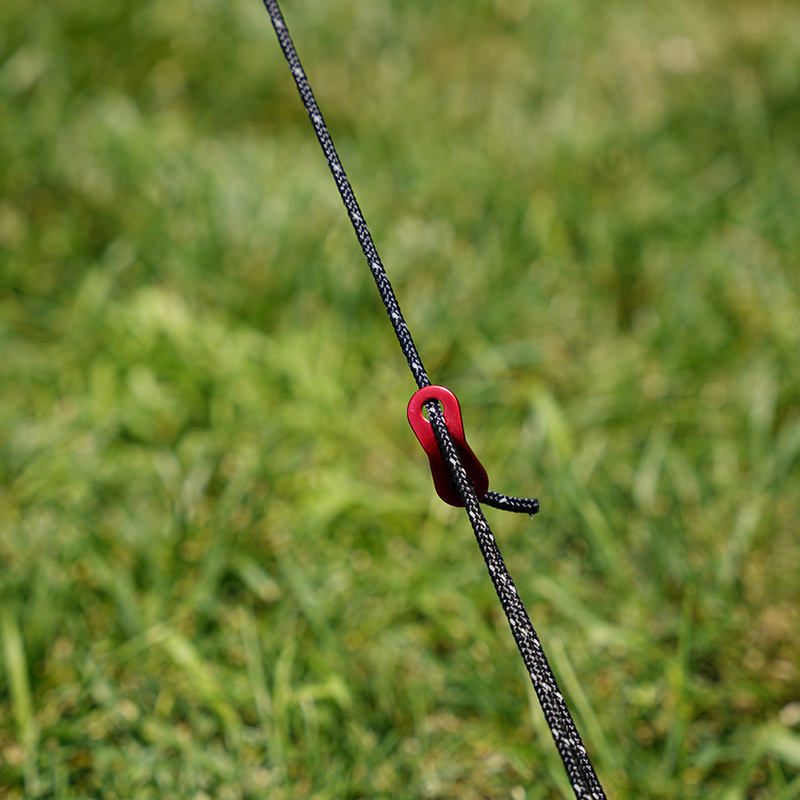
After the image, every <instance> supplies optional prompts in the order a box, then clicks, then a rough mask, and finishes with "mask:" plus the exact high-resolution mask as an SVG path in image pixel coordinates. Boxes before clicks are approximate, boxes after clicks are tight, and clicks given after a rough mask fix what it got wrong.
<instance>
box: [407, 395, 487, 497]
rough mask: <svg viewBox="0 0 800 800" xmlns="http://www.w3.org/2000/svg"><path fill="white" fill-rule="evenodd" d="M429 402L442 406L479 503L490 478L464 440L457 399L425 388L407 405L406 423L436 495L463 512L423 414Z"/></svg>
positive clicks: (432, 433)
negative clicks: (420, 449) (422, 453)
mask: <svg viewBox="0 0 800 800" xmlns="http://www.w3.org/2000/svg"><path fill="white" fill-rule="evenodd" d="M428 400H438V401H439V402H440V403H441V404H442V408H443V409H444V421H445V424H446V425H447V430H448V431H450V436H452V437H453V443H454V444H455V446H456V449H457V450H458V454H459V456H461V463H462V464H463V465H464V469H465V470H466V471H467V475H468V476H469V478H470V480H471V481H472V484H473V486H474V487H475V493H476V494H477V495H478V500H483V498H484V497H485V495H486V492H487V491H488V490H489V476H488V475H487V474H486V470H485V469H484V468H483V465H482V464H481V462H480V461H478V458H477V456H476V455H475V453H473V452H472V449H471V448H470V446H469V445H468V444H467V440H466V438H465V437H464V424H463V422H462V421H461V406H459V404H458V399H457V398H456V396H455V395H454V394H453V393H452V392H451V391H450V390H449V389H445V387H444V386H426V387H424V388H423V389H420V390H419V391H418V392H416V393H415V394H414V395H413V397H412V398H411V400H410V401H409V403H408V422H409V424H410V425H411V429H412V430H413V431H414V434H415V435H416V437H417V439H419V443H420V444H421V445H422V447H423V449H424V450H425V452H426V453H427V454H428V459H429V461H430V462H431V475H433V485H434V486H435V487H436V493H437V494H438V495H439V497H441V498H442V500H444V501H445V503H449V504H450V505H451V506H459V507H461V508H463V506H464V502H463V501H462V500H461V496H460V495H459V494H458V491H457V489H456V487H455V485H454V483H453V477H452V474H451V472H450V468H449V467H448V466H447V464H445V463H444V461H443V460H442V454H441V451H440V450H439V443H438V442H437V441H436V434H435V433H434V432H433V427H432V426H431V423H430V420H428V418H427V417H426V416H425V415H424V414H423V413H422V409H423V406H424V405H425V403H427V402H428Z"/></svg>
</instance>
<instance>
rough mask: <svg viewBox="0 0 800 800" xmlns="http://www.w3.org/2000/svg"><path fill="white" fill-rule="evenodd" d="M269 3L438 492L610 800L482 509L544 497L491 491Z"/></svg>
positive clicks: (566, 740) (554, 712) (545, 701)
mask: <svg viewBox="0 0 800 800" xmlns="http://www.w3.org/2000/svg"><path fill="white" fill-rule="evenodd" d="M263 2H264V6H265V7H266V9H267V12H268V13H269V16H270V19H271V20H272V25H273V27H274V28H275V33H276V34H277V36H278V41H279V42H280V45H281V48H282V49H283V54H284V56H285V57H286V60H287V62H288V63H289V67H290V69H291V71H292V76H293V77H294V80H295V83H296V84H297V89H298V91H299V92H300V97H301V99H302V101H303V104H304V105H305V108H306V111H307V112H308V116H309V118H310V119H311V124H312V125H313V126H314V130H315V132H316V134H317V138H318V139H319V143H320V145H321V146H322V151H323V153H324V154H325V158H326V159H327V161H328V166H329V167H330V170H331V173H332V175H333V179H334V181H335V182H336V186H337V187H338V189H339V193H340V195H341V197H342V201H343V202H344V206H345V208H346V209H347V213H348V215H349V217H350V221H351V223H352V224H353V229H354V230H355V233H356V236H357V237H358V241H359V244H360V245H361V249H362V251H363V253H364V256H365V257H366V259H367V264H368V265H369V268H370V270H371V271H372V276H373V278H374V279H375V284H376V286H377V287H378V292H379V293H380V296H381V300H382V301H383V304H384V306H385V307H386V312H387V314H388V315H389V320H390V321H391V324H392V327H393V328H394V332H395V335H396V336H397V340H398V342H399V343H400V347H401V348H402V350H403V354H404V355H405V357H406V361H407V362H408V366H409V368H410V370H411V374H412V375H413V376H414V380H415V381H416V383H417V386H418V387H419V390H418V391H417V392H416V393H415V394H414V395H413V397H412V398H411V401H410V403H409V407H408V419H409V422H410V424H411V427H412V428H413V430H414V433H415V434H416V436H417V438H418V439H419V440H420V443H421V444H422V446H423V447H424V449H425V451H426V453H427V454H428V457H429V459H430V466H431V472H432V474H433V478H434V484H435V486H436V491H437V492H438V494H439V496H440V497H441V498H442V499H443V500H445V502H448V503H450V504H451V505H457V506H462V507H464V508H465V509H466V512H467V516H468V517H469V521H470V524H471V525H472V529H473V531H474V532H475V538H476V539H477V541H478V546H479V547H480V550H481V553H482V554H483V558H484V560H485V562H486V566H487V568H488V570H489V575H490V576H491V579H492V582H493V583H494V587H495V590H496V591H497V596H498V597H499V599H500V603H501V605H502V607H503V611H504V612H505V614H506V617H507V619H508V624H509V626H510V627H511V633H512V635H513V637H514V640H515V641H516V643H517V647H518V648H519V651H520V653H521V655H522V659H523V661H524V662H525V666H526V667H527V670H528V674H529V675H530V678H531V681H532V683H533V687H534V690H535V691H536V696H537V697H538V699H539V703H540V705H541V707H542V711H543V712H544V717H545V720H546V721H547V724H548V726H549V727H550V731H551V733H552V735H553V739H554V741H555V744H556V747H557V748H558V752H559V755H560V756H561V760H562V762H563V763H564V768H565V769H566V772H567V775H568V776H569V780H570V783H571V785H572V789H573V791H574V792H575V796H576V797H577V798H579V799H581V798H593V799H594V800H604V798H605V797H606V795H605V793H604V791H603V788H602V786H601V785H600V782H599V780H598V779H597V775H596V774H595V771H594V768H593V767H592V763H591V761H590V760H589V756H588V754H587V752H586V748H585V747H584V745H583V741H582V740H581V737H580V734H579V733H578V730H577V728H576V727H575V723H574V722H573V719H572V716H571V714H570V712H569V709H568V708H567V704H566V702H565V701H564V697H563V695H562V693H561V690H560V689H559V687H558V683H557V682H556V679H555V676H554V675H553V672H552V670H551V669H550V665H549V663H548V661H547V658H546V656H545V654H544V650H543V649H542V645H541V642H540V641H539V637H538V636H537V634H536V631H535V630H534V628H533V625H532V624H531V621H530V618H529V617H528V613H527V611H526V610H525V606H524V605H523V603H522V600H521V599H520V597H519V594H518V593H517V589H516V587H515V586H514V581H513V580H512V579H511V575H510V574H509V572H508V569H507V568H506V565H505V562H504V561H503V557H502V555H501V554H500V549H499V548H498V546H497V542H496V541H495V538H494V534H493V533H492V530H491V528H490V527H489V523H488V522H487V521H486V517H485V516H484V515H483V511H482V509H481V503H485V504H487V505H490V506H494V507H495V508H500V509H504V510H506V511H516V512H521V513H528V514H535V513H536V512H537V511H538V510H539V503H538V501H537V500H534V499H525V498H519V497H508V496H506V495H503V494H498V493H496V492H492V491H489V489H488V478H487V477H486V473H485V471H484V470H483V467H482V466H481V464H480V462H479V461H478V460H477V458H476V457H475V455H474V454H473V453H472V450H471V449H470V448H469V445H468V444H467V443H466V440H465V438H464V433H463V427H462V424H461V414H460V409H459V406H458V401H457V400H456V398H455V395H453V393H452V392H450V391H449V390H448V389H445V388H444V387H441V386H433V385H431V382H430V379H429V378H428V374H427V372H426V371H425V367H424V366H423V365H422V359H421V358H420V356H419V353H418V352H417V348H416V346H415V344H414V340H413V339H412V338H411V334H410V332H409V330H408V326H407V325H406V322H405V320H404V319H403V315H402V313H401V311H400V306H399V304H398V302H397V298H396V297H395V294H394V291H393V289H392V285H391V283H390V282H389V277H388V276H387V274H386V270H385V269H384V266H383V264H382V262H381V259H380V257H379V256H378V251H377V250H376V249H375V245H374V244H373V241H372V237H371V236H370V233H369V230H368V228H367V224H366V222H365V221H364V217H363V215H362V213H361V209H360V208H359V206H358V203H357V202H356V198H355V195H354V194H353V190H352V188H351V186H350V182H349V181H348V180H347V175H346V174H345V171H344V168H343V167H342V164H341V162H340V161H339V156H338V155H337V153H336V149H335V147H334V145H333V140H332V139H331V136H330V133H329V132H328V129H327V127H326V125H325V121H324V120H323V118H322V114H321V113H320V110H319V107H318V106H317V102H316V100H315V98H314V93H313V92H312V91H311V86H310V84H309V82H308V79H307V78H306V74H305V72H304V71H303V67H302V66H301V64H300V59H299V58H298V56H297V51H296V50H295V48H294V44H293V42H292V39H291V37H290V36H289V31H288V29H287V27H286V22H285V21H284V19H283V15H282V14H281V10H280V8H279V7H278V3H277V2H276V0H263ZM423 407H424V408H425V410H426V411H427V415H428V416H427V419H426V418H425V417H424V415H423V414H422V408H423Z"/></svg>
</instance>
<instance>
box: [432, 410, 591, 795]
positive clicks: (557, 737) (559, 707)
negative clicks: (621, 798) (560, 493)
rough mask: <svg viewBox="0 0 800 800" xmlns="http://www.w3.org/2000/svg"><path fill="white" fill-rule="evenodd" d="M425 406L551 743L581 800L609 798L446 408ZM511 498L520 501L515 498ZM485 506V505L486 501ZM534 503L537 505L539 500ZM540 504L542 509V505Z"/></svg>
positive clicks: (523, 501)
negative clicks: (463, 459)
mask: <svg viewBox="0 0 800 800" xmlns="http://www.w3.org/2000/svg"><path fill="white" fill-rule="evenodd" d="M425 407H426V409H427V410H428V418H429V419H430V421H431V425H432V426H433V430H434V433H435V434H436V439H437V441H438V442H439V447H440V448H441V450H442V457H443V458H444V459H445V461H446V462H447V464H448V465H449V466H450V469H451V470H452V474H453V480H454V482H455V484H456V488H457V489H458V492H459V494H460V495H461V498H462V500H463V501H464V506H465V508H466V511H467V516H468V517H469V521H470V524H471V525H472V530H473V531H474V532H475V538H476V539H477V541H478V546H479V547H480V550H481V553H482V554H483V559H484V561H485V562H486V567H487V569H488V570H489V575H490V577H491V579H492V583H493V584H494V588H495V591H496V592H497V596H498V598H499V599H500V604H501V605H502V607H503V611H504V612H505V615H506V618H507V619H508V624H509V626H510V628H511V634H512V635H513V637H514V641H515V642H516V643H517V647H518V648H519V652H520V654H521V655H522V660H523V661H524V662H525V666H526V667H527V670H528V674H529V675H530V678H531V681H532V683H533V688H534V690H535V692H536V696H537V697H538V698H539V704H540V705H541V707H542V711H543V712H544V716H545V719H546V720H547V724H548V726H549V727H550V731H551V733H552V735H553V740H554V741H555V743H556V747H557V748H558V752H559V755H560V756H561V760H562V762H563V764H564V768H565V769H566V771H567V775H568V776H569V780H570V783H571V784H572V789H573V791H574V792H575V796H576V797H577V798H579V799H580V798H593V800H604V798H605V797H606V795H605V793H604V792H603V787H602V786H601V785H600V781H599V780H598V779H597V775H596V774H595V771H594V767H593V766H592V763H591V761H590V760H589V756H588V754H587V752H586V748H585V747H584V745H583V741H582V740H581V737H580V734H579V733H578V729H577V728H576V727H575V723H574V721H573V719H572V715H571V714H570V713H569V709H568V708H567V704H566V702H565V700H564V696H563V695H562V694H561V690H560V689H559V688H558V683H557V682H556V678H555V676H554V675H553V671H552V669H551V668H550V664H549V663H548V661H547V657H546V656H545V653H544V650H543V649H542V644H541V642H540V641H539V637H538V635H537V634H536V630H535V629H534V627H533V624H532V623H531V620H530V617H529V616H528V612H527V611H526V610H525V606H524V605H523V603H522V600H521V599H520V596H519V594H518V592H517V587H516V586H515V585H514V581H513V580H512V578H511V575H510V574H509V572H508V568H507V567H506V564H505V561H504V560H503V556H502V554H501V553H500V548H499V547H498V546H497V541H496V540H495V538H494V534H493V533H492V529H491V528H490V527H489V523H488V522H487V521H486V517H484V515H483V511H482V510H481V506H480V503H479V502H478V497H477V495H476V494H475V487H474V486H473V485H472V481H471V480H470V479H469V477H468V475H467V472H466V470H465V469H464V467H463V466H462V464H461V459H460V458H459V455H458V450H457V449H456V447H455V444H454V443H453V440H452V437H451V436H450V431H449V430H448V429H447V425H446V423H445V420H444V415H443V413H442V410H441V408H440V407H439V404H438V403H437V402H429V403H427V404H426V406H425ZM508 499H510V500H512V501H513V500H517V498H508ZM484 502H486V498H485V497H484ZM519 502H521V503H528V502H531V501H525V500H522V501H519ZM533 502H534V503H535V502H536V501H533ZM536 505H537V508H538V503H537V504H536Z"/></svg>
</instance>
